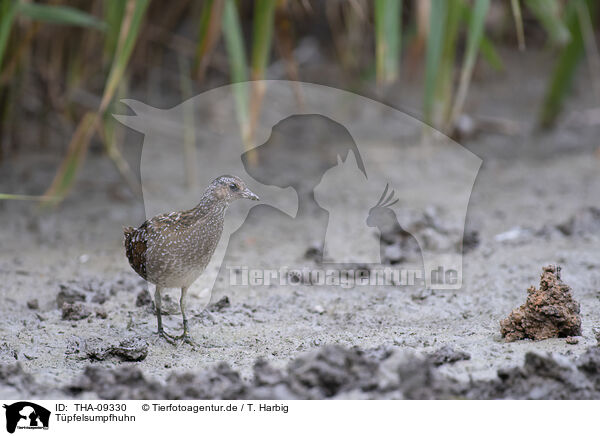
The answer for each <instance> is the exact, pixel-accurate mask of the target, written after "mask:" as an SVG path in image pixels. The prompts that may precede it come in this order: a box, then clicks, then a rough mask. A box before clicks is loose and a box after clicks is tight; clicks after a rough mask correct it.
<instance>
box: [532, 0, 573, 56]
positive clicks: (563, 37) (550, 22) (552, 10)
mask: <svg viewBox="0 0 600 436" xmlns="http://www.w3.org/2000/svg"><path fill="white" fill-rule="evenodd" d="M575 1H577V0H575ZM525 4H526V5H527V7H528V8H529V10H530V11H531V12H532V13H533V14H534V15H535V17H536V18H537V19H538V20H539V21H540V23H541V24H542V26H543V27H544V29H546V32H548V36H549V37H550V40H551V41H552V42H553V43H554V44H556V45H558V46H563V45H565V44H566V43H568V42H569V39H570V38H571V34H570V32H569V29H568V26H567V25H566V24H565V23H564V22H563V20H562V19H561V17H560V4H559V2H558V0H525Z"/></svg>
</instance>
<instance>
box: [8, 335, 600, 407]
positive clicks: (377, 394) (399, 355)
mask: <svg viewBox="0 0 600 436" xmlns="http://www.w3.org/2000/svg"><path fill="white" fill-rule="evenodd" d="M444 353H446V352H444ZM438 360H439V359H438ZM444 360H445V359H444ZM442 364H444V363H442ZM438 366H439V362H438V361H436V359H435V358H433V356H431V355H419V354H416V353H413V352H409V351H401V350H395V351H390V352H385V353H370V352H369V351H368V350H366V351H363V350H359V349H357V348H352V349H348V348H344V347H340V346H337V345H333V346H326V347H323V348H321V349H319V350H317V351H314V352H311V353H306V354H303V355H301V356H299V357H297V358H296V359H294V360H292V361H291V362H290V363H289V365H288V367H287V368H286V369H277V368H274V367H273V366H271V365H270V364H269V363H268V362H267V361H266V360H264V359H258V360H257V361H256V363H255V365H254V376H253V377H252V378H251V379H250V380H248V381H245V380H244V379H242V377H241V376H240V374H239V373H238V372H237V371H235V370H233V369H232V368H231V367H230V366H229V365H228V364H227V363H219V364H218V365H216V366H214V367H212V368H209V369H206V370H202V371H188V372H183V373H177V372H173V373H171V375H170V376H168V377H167V379H166V380H165V381H158V380H156V379H153V378H151V377H148V376H146V375H144V373H143V372H142V371H141V370H140V369H139V368H137V367H136V366H134V365H132V364H123V365H120V366H118V367H115V368H110V369H109V368H104V367H99V366H89V367H87V368H86V369H85V371H84V373H83V374H82V376H81V377H80V378H79V380H78V381H76V382H75V383H73V384H72V385H70V386H68V387H66V388H65V389H64V392H66V393H67V394H68V395H69V396H74V397H78V396H79V395H81V394H83V393H86V392H87V393H93V394H95V395H96V396H97V397H99V398H101V399H111V400H115V399H254V400H266V399H271V400H273V399H288V400H289V399H454V398H467V399H600V347H591V348H589V349H588V350H586V352H585V353H584V354H582V355H581V356H580V357H579V358H577V359H571V358H568V357H566V356H563V355H559V354H552V353H549V354H539V353H535V352H530V353H527V354H526V355H525V362H524V364H523V365H522V366H519V367H514V368H509V369H501V370H499V371H498V375H497V377H496V378H494V379H492V380H470V381H468V382H459V381H457V380H455V379H453V378H452V377H450V376H447V375H444V374H442V373H440V372H439V371H438V369H437V367H438ZM7 380H8V381H7ZM15 383H17V384H20V385H19V386H18V387H19V388H25V386H36V385H35V382H34V380H33V378H32V377H31V376H30V375H28V374H25V373H23V371H22V370H21V369H20V367H19V366H18V365H4V366H2V365H0V392H2V388H3V387H6V386H5V384H8V385H9V386H15ZM21 385H23V386H21ZM86 397H89V394H86Z"/></svg>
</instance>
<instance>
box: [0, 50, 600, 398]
mask: <svg viewBox="0 0 600 436" xmlns="http://www.w3.org/2000/svg"><path fill="white" fill-rule="evenodd" d="M505 56H506V57H508V67H507V69H506V71H505V72H503V73H498V72H489V71H485V74H482V76H481V77H480V78H476V82H475V83H474V85H473V88H472V92H471V94H470V95H469V100H468V105H467V111H468V112H469V113H470V114H473V116H474V118H475V120H476V121H477V120H484V121H486V122H483V123H479V122H477V124H478V125H480V126H481V128H482V131H481V132H478V133H476V134H475V135H472V136H469V137H468V138H465V139H464V140H463V141H462V143H463V144H464V145H465V146H466V147H467V148H468V149H470V150H471V151H472V152H474V153H475V154H477V155H478V156H480V157H481V158H482V159H483V165H482V168H481V170H480V172H479V175H478V177H477V180H476V183H475V186H474V190H473V194H472V196H471V200H470V204H469V211H468V217H467V228H468V229H470V230H473V231H476V232H477V233H478V240H479V242H478V243H477V244H474V246H473V248H472V249H470V250H469V251H468V252H466V254H465V257H464V274H465V276H464V285H463V288H462V289H460V290H456V291H430V290H427V289H424V288H420V289H419V288H417V289H404V288H393V287H391V288H390V287H384V288H377V287H374V288H369V289H368V290H365V289H364V288H354V289H338V290H337V291H335V290H334V291H332V289H331V288H327V289H325V288H324V289H321V288H319V287H318V286H310V285H308V284H304V285H301V286H296V287H287V288H279V287H277V286H275V287H269V288H257V289H245V288H241V287H227V286H224V285H223V282H218V283H217V287H216V289H215V292H214V295H213V303H214V302H217V301H219V300H220V299H221V298H223V297H227V298H228V301H229V303H228V304H226V303H225V302H224V300H223V304H220V305H213V306H209V307H208V308H207V309H206V310H205V309H204V304H203V300H202V299H201V298H200V297H199V296H197V295H196V296H194V295H192V296H191V298H190V301H189V303H188V306H189V307H190V311H191V315H192V316H191V332H192V334H193V335H194V337H195V339H196V341H197V342H199V343H200V344H201V346H200V347H199V348H198V349H193V348H192V347H190V346H188V345H180V346H178V347H173V346H172V345H170V344H168V343H166V342H164V341H162V340H159V338H157V337H156V336H155V335H153V334H152V332H153V331H154V330H155V329H156V325H155V317H154V314H153V306H152V303H151V301H150V300H148V298H147V297H146V296H145V295H144V293H143V291H144V290H145V285H144V282H143V281H142V280H141V279H139V278H138V277H137V276H136V275H135V273H134V272H133V271H132V270H131V269H130V267H129V265H128V263H127V260H126V258H125V256H124V253H123V248H122V245H121V243H122V227H123V226H124V225H135V224H139V223H141V222H142V221H143V219H144V218H145V217H144V207H143V204H142V203H141V202H140V201H139V200H136V199H135V198H134V197H133V196H132V195H131V194H130V193H129V191H128V190H127V188H126V186H124V185H123V183H122V181H121V179H120V177H119V175H118V174H117V172H116V170H115V169H114V167H113V165H112V164H111V163H110V162H109V161H108V159H107V158H105V157H103V155H102V152H101V151H100V149H99V148H96V147H94V148H93V149H92V150H91V151H90V154H89V155H88V159H87V161H86V164H85V168H84V170H83V171H81V172H80V174H79V176H78V182H77V184H76V186H75V187H74V189H73V191H72V193H71V195H70V196H69V197H68V198H67V200H66V201H65V202H64V203H63V204H62V205H61V206H60V207H59V208H58V209H56V210H40V209H38V208H37V207H36V206H34V205H31V204H27V203H17V202H2V203H0V216H1V217H2V225H1V226H0V241H1V251H0V274H1V277H2V281H1V282H0V300H1V305H0V363H2V366H1V367H0V385H1V386H0V396H2V397H3V398H22V397H28V398H29V397H70V396H74V395H85V396H87V397H91V398H93V397H101V398H134V397H135V398H137V397H168V398H182V397H210V398H220V397H223V398H244V397H261V398H269V397H272V398H324V397H335V398H455V397H460V398H503V397H515V398H596V397H598V391H599V389H600V386H599V381H598V380H597V374H598V367H599V365H600V363H599V360H598V348H596V344H597V339H596V337H595V333H594V329H595V328H596V327H600V298H599V297H600V272H599V269H598V266H599V265H600V251H599V250H598V244H599V243H600V214H598V213H597V211H596V210H594V209H593V208H594V207H596V206H599V205H600V189H599V188H600V171H598V169H599V168H598V167H599V165H600V160H599V159H598V154H597V147H598V145H600V144H599V143H598V137H599V135H598V134H599V133H600V125H599V124H598V120H594V119H593V117H592V118H591V119H589V118H588V117H586V116H584V113H583V112H582V111H584V110H586V109H588V108H590V107H594V105H595V104H596V103H597V102H594V101H593V97H592V96H591V93H589V92H586V89H587V88H588V87H587V85H586V82H587V81H588V76H587V75H586V74H585V71H582V73H581V76H580V77H579V78H578V80H577V81H576V86H575V90H574V92H573V96H572V98H571V99H570V100H569V103H568V107H567V110H566V112H565V117H564V118H563V119H562V120H561V122H560V123H559V125H558V127H557V128H556V129H555V130H553V131H551V132H548V133H540V132H537V131H536V130H535V129H534V121H535V116H536V115H537V110H538V105H539V102H540V100H541V96H542V92H543V88H544V84H545V83H544V81H542V80H541V79H539V78H538V76H537V75H536V74H530V71H537V70H539V69H540V68H544V67H545V66H548V65H549V64H550V61H551V60H552V59H550V58H549V56H548V55H547V54H544V53H532V52H528V53H527V54H525V55H516V57H515V55H510V54H506V55H505ZM511 56H512V58H511ZM305 76H306V79H305V80H307V81H311V80H314V81H317V82H320V83H324V84H329V85H333V86H338V87H343V83H340V82H341V81H343V79H339V81H340V82H335V83H334V82H332V81H329V82H327V81H325V80H320V77H322V76H320V75H319V74H317V73H316V72H312V71H311V70H310V68H308V67H307V68H306V70H305ZM313 76H314V77H313ZM331 76H332V77H335V76H334V75H331ZM327 77H329V75H327ZM415 88H417V89H420V88H419V87H418V86H415ZM369 92H370V91H369V90H368V89H367V90H365V94H367V95H369ZM387 95H388V97H387V100H388V101H391V100H393V99H394V97H393V96H394V95H396V96H402V100H401V101H402V102H403V106H405V107H407V108H411V107H417V106H418V101H419V98H420V97H419V96H418V95H416V94H415V95H412V94H411V92H410V91H407V90H406V89H402V90H400V89H397V90H391V91H390V92H389V93H388V94H387ZM139 98H140V99H141V100H144V101H147V100H148V97H147V96H142V95H140V96H139ZM152 103H153V104H154V105H156V106H160V105H161V103H162V104H164V105H165V107H166V106H168V105H172V104H175V103H177V98H176V97H173V96H170V97H168V98H166V99H165V100H163V101H162V102H161V101H156V100H154V101H152ZM411 104H412V105H411ZM417 112H418V111H417ZM489 117H495V118H494V119H503V120H509V121H510V123H508V125H509V127H510V128H509V129H507V128H506V122H503V123H501V124H502V126H503V127H502V128H501V129H498V124H497V123H491V124H492V125H491V126H490V123H489ZM498 130H502V131H498ZM37 135H38V133H37V131H36V129H31V130H30V131H26V132H23V137H22V140H24V141H36V140H37V138H38V136H37ZM66 139H67V136H65V135H64V133H62V132H61V131H60V128H58V127H57V130H56V131H55V132H54V133H53V140H54V141H55V142H57V143H60V142H61V141H63V143H64V141H66ZM142 141H143V137H142V135H139V134H135V133H132V132H128V133H127V134H126V139H125V143H126V144H127V145H126V146H125V149H126V152H127V156H128V159H129V160H130V162H132V165H133V166H134V169H136V168H135V165H136V164H135V162H136V156H137V159H138V162H139V154H140V151H141V146H142ZM50 142H52V141H50ZM62 149H64V148H61V147H55V148H53V147H52V146H50V147H49V148H46V149H40V150H39V151H37V152H36V153H31V154H20V155H18V156H16V157H14V158H11V159H10V160H5V161H3V162H2V163H0V173H1V179H0V181H1V186H0V187H1V189H0V192H18V193H37V192H42V191H43V189H44V187H45V186H47V184H48V183H49V181H50V180H51V178H52V175H53V172H54V171H55V168H56V165H57V162H58V161H59V158H60V154H59V153H58V152H57V150H62ZM138 165H139V163H138ZM390 175H391V176H390V177H393V171H391V172H390ZM391 181H392V182H393V179H392V180H391ZM416 189H418V184H417V185H416ZM265 225H268V223H265ZM508 231H511V232H510V233H508V234H507V233H506V232H508ZM498 235H501V236H498ZM234 242H235V241H234ZM286 242H287V243H288V244H291V245H290V246H294V247H296V248H298V247H301V248H302V250H303V251H304V250H305V249H307V248H309V247H310V243H311V241H308V240H305V239H303V238H302V235H297V238H296V239H293V240H292V241H286ZM285 246H286V245H285V244H282V245H281V246H280V247H278V249H279V250H285V249H286V248H285ZM237 247H241V248H237V250H246V252H245V253H243V254H244V255H248V254H252V253H260V257H261V259H262V260H263V261H265V262H267V263H268V262H269V261H270V260H272V261H273V262H275V263H276V261H277V258H278V256H279V254H278V252H277V250H274V249H272V247H268V246H266V247H256V246H254V245H252V244H238V245H237ZM244 247H245V248H244ZM236 255H241V254H240V253H239V252H233V253H231V252H229V251H228V256H234V257H235V256H236ZM307 262H309V260H307ZM550 264H559V265H561V267H562V279H563V280H564V282H565V283H567V284H568V285H569V286H570V287H571V288H572V290H573V295H574V298H575V299H576V300H577V301H578V302H579V304H580V307H581V318H582V334H581V336H579V337H576V340H569V341H567V340H566V339H565V338H553V339H547V340H543V341H531V340H521V341H515V342H505V341H504V339H503V338H502V337H501V335H500V325H499V323H500V320H502V319H504V318H505V317H506V316H507V315H508V314H509V313H510V312H511V310H513V309H514V308H516V307H518V306H519V305H521V304H522V303H523V302H524V301H525V299H526V296H527V292H526V290H527V288H528V287H529V286H531V285H535V286H538V284H539V276H540V274H541V272H542V267H543V266H545V265H550ZM61 292H62V293H61ZM59 293H61V297H60V298H59V300H60V301H59V303H57V297H58V296H59ZM140 293H142V294H141V295H140ZM170 296H171V300H172V304H169V302H167V309H169V307H171V311H172V312H173V315H171V316H167V317H166V325H167V328H168V329H169V330H170V331H177V330H179V329H180V328H181V320H180V316H179V315H177V314H176V313H175V312H176V304H175V302H176V301H177V299H178V293H177V292H175V291H172V292H170ZM65 299H66V301H67V302H69V303H71V304H73V306H68V307H67V311H66V313H64V314H63V310H62V309H61V308H59V304H62V303H63V300H65ZM63 317H64V318H65V319H63ZM332 345H336V346H332ZM337 346H339V347H337ZM353 347H356V348H357V349H353ZM358 349H360V350H362V351H359V350H358ZM440 349H441V351H440ZM435 352H438V357H437V358H435V355H434V357H431V355H432V353H435ZM440 352H441V353H442V354H444V353H446V354H450V355H451V356H458V357H457V358H453V357H449V358H444V357H443V356H442V357H440V356H439V353H440ZM528 353H529V354H528ZM547 353H553V355H552V356H550V357H548V356H547ZM299 356H300V357H299ZM467 357H468V358H467ZM257 359H260V360H259V363H258V364H257V363H256V362H257ZM436 359H437V360H436ZM455 360H456V361H455ZM423 361H426V362H428V364H423V363H422V362H423ZM220 362H225V363H226V364H221V363H220ZM265 362H266V363H265ZM434 362H435V363H434ZM15 363H18V365H19V367H16V366H13V365H14V364H15ZM90 365H91V366H92V367H93V369H90V368H88V367H89V366H90ZM407 368H408V369H407ZM415 368H417V369H415ZM507 368H517V369H513V370H507ZM542 369H543V370H542ZM182 374H185V375H182ZM557 374H558V375H557ZM190 380H191V381H190ZM407 380H409V381H407ZM410 380H412V381H410ZM183 384H190V385H192V386H197V389H196V390H192V391H188V392H185V391H182V390H181V389H180V387H181V386H182V385H183ZM102 386H104V388H102Z"/></svg>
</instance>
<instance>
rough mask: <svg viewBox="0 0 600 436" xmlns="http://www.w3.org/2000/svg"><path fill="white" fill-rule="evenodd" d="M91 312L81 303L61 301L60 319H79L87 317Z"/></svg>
mask: <svg viewBox="0 0 600 436" xmlns="http://www.w3.org/2000/svg"><path fill="white" fill-rule="evenodd" d="M91 314H92V313H91V312H90V311H89V309H88V308H87V307H85V306H84V305H83V304H82V303H63V305H62V319H64V320H68V321H79V320H82V319H84V318H87V317H88V316H90V315H91Z"/></svg>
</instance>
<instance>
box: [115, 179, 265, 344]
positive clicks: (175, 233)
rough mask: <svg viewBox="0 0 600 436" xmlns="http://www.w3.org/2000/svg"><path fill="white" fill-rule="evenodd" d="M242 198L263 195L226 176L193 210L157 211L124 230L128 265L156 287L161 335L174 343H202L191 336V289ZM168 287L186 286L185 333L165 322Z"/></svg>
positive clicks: (183, 293) (182, 299)
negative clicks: (229, 210) (188, 303)
mask: <svg viewBox="0 0 600 436" xmlns="http://www.w3.org/2000/svg"><path fill="white" fill-rule="evenodd" d="M238 199H249V200H255V201H258V200H259V197H258V195H256V194H255V193H254V192H252V191H251V190H250V189H249V188H248V187H247V186H246V184H245V183H244V182H243V181H242V179H240V178H239V177H236V176H230V175H223V176H220V177H217V178H216V179H214V180H213V181H212V182H211V183H210V184H209V185H208V187H207V188H206V190H205V191H204V194H203V195H202V197H201V198H200V202H199V203H198V204H197V205H196V206H195V207H193V208H192V209H189V210H185V211H180V212H171V213H168V214H162V215H157V216H155V217H153V218H151V219H149V220H146V221H145V222H144V223H143V224H142V225H140V226H139V227H137V228H134V227H125V228H124V229H123V233H124V241H123V244H124V246H125V254H126V256H127V259H128V260H129V265H131V267H132V268H133V270H134V271H135V272H136V273H137V274H138V275H140V276H141V277H142V278H143V279H144V280H146V281H148V282H150V283H153V284H154V285H156V290H155V292H154V301H155V306H156V318H157V323H158V331H157V332H156V333H157V334H158V335H159V336H161V337H163V338H164V339H165V340H166V341H167V342H169V343H171V344H175V343H176V341H177V340H183V341H184V342H186V343H188V344H191V345H192V346H197V344H196V343H195V342H194V341H193V340H192V338H191V337H190V334H189V326H188V319H187V316H186V313H185V308H186V304H185V297H186V293H187V291H188V289H189V287H190V286H191V285H192V283H194V282H195V281H196V279H197V278H198V277H200V275H201V274H202V273H203V272H204V269H205V268H206V266H207V265H208V263H209V262H210V259H211V257H212V255H213V253H214V251H215V249H216V247H217V244H218V243H219V240H220V239H221V234H222V233H223V223H224V221H225V212H226V211H227V208H228V207H229V205H230V204H231V203H232V202H233V201H235V200H238ZM164 288H181V297H180V299H179V305H180V308H181V315H182V317H183V333H182V334H181V335H179V336H172V335H170V334H168V333H167V332H165V330H164V327H163V324H162V316H161V291H162V290H163V289H164Z"/></svg>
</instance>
